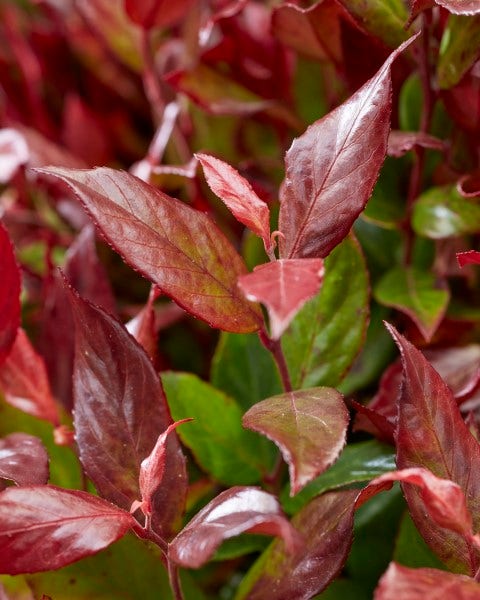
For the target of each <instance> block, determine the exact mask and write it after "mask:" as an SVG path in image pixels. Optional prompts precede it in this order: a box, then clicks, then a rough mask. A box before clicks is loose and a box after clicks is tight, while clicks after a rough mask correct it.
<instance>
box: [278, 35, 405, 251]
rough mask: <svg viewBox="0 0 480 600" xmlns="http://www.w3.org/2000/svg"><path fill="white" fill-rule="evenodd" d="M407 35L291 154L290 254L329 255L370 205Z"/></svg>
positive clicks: (286, 189)
mask: <svg viewBox="0 0 480 600" xmlns="http://www.w3.org/2000/svg"><path fill="white" fill-rule="evenodd" d="M415 39H416V36H414V37H412V38H410V39H409V40H407V41H406V42H405V43H404V44H402V45H401V46H400V47H399V48H397V50H395V52H393V53H392V54H390V56H389V57H388V59H387V61H386V62H385V63H384V65H383V66H382V67H381V69H380V70H379V71H378V72H377V74H376V75H375V76H374V77H373V78H372V79H370V80H369V81H367V83H365V85H363V86H362V87H361V88H360V89H359V90H358V91H357V92H356V93H355V94H354V95H353V96H351V97H350V98H349V99H348V100H347V101H346V102H345V103H343V104H342V105H340V106H339V107H337V108H336V109H334V110H333V111H331V112H330V113H328V114H327V115H326V116H325V117H323V118H322V119H320V120H319V121H316V122H315V123H314V124H313V125H311V126H310V127H309V128H308V129H307V131H306V132H305V133H304V134H303V135H302V136H301V137H299V138H297V139H296V140H294V142H293V144H292V146H291V147H290V150H289V151H288V152H287V155H286V158H285V165H286V175H285V182H284V185H283V186H282V190H281V199H280V200H281V206H280V217H279V229H280V231H281V232H282V233H283V234H284V236H285V239H282V238H281V239H280V250H281V255H282V256H283V257H285V258H301V257H311V258H313V257H325V256H327V255H328V254H329V252H330V251H331V250H332V249H333V248H334V247H335V246H336V245H337V244H338V243H339V242H341V241H342V239H343V238H344V237H345V236H346V235H347V233H348V231H349V230H350V228H351V226H352V224H353V222H354V221H355V219H356V218H357V217H358V215H359V214H360V212H361V211H362V210H363V209H364V207H365V205H366V203H367V200H368V198H369V197H370V194H371V193H372V190H373V186H374V185H375V182H376V180H377V177H378V173H379V170H380V167H381V166H382V163H383V160H384V158H385V153H386V150H387V138H388V132H389V130H390V112H391V87H392V84H391V78H390V68H391V66H392V63H393V61H394V60H395V59H396V58H397V56H398V55H399V54H400V53H401V52H403V50H405V48H406V47H407V46H409V45H410V44H411V43H412V41H413V40H415Z"/></svg>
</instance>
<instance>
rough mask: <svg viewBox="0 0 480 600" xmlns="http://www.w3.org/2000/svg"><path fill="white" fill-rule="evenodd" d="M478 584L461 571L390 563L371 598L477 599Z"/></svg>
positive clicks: (383, 599)
mask: <svg viewBox="0 0 480 600" xmlns="http://www.w3.org/2000/svg"><path fill="white" fill-rule="evenodd" d="M479 597H480V585H479V584H478V583H477V582H476V581H474V580H473V579H470V577H465V576H464V575H455V574H453V573H446V572H445V571H439V570H437V569H409V568H408V567H404V566H402V565H399V564H397V563H394V562H392V563H390V566H389V567H388V569H387V571H386V572H385V573H384V575H383V576H382V578H381V579H380V582H379V584H378V587H377V589H376V590H375V596H374V598H375V600H399V599H400V598H402V599H403V600H425V599H426V598H442V600H477V599H478V598H479Z"/></svg>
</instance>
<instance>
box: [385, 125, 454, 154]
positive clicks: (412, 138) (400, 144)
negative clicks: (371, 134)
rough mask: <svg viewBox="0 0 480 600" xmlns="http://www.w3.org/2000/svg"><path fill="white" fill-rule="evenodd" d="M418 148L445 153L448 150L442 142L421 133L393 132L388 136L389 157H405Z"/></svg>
mask: <svg viewBox="0 0 480 600" xmlns="http://www.w3.org/2000/svg"><path fill="white" fill-rule="evenodd" d="M416 146H420V147H422V148H429V149H431V150H440V151H441V152H443V151H444V150H445V148H446V146H445V143H444V142H442V140H439V139H438V138H436V137H434V136H433V135H429V134H428V133H424V132H421V131H397V130H394V131H391V132H390V135H389V136H388V148H387V154H388V156H394V157H396V158H398V157H400V156H403V155H404V154H406V153H407V152H408V151H409V150H413V149H414V148H415V147H416Z"/></svg>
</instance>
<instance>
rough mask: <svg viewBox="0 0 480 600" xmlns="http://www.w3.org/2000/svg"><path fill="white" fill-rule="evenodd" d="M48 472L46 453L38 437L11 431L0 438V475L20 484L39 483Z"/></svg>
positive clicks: (45, 478) (45, 477)
mask: <svg viewBox="0 0 480 600" xmlns="http://www.w3.org/2000/svg"><path fill="white" fill-rule="evenodd" d="M48 474H49V473H48V454H47V451H46V450H45V446H44V445H43V444H42V442H41V441H40V440H39V439H38V438H36V437H34V436H33V435H27V434H26V433H11V434H10V435H7V436H6V437H4V438H2V439H0V477H2V478H3V479H10V480H11V481H13V482H15V483H16V484H17V485H22V486H23V485H36V484H39V485H41V484H44V483H47V481H48Z"/></svg>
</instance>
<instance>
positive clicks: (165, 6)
mask: <svg viewBox="0 0 480 600" xmlns="http://www.w3.org/2000/svg"><path fill="white" fill-rule="evenodd" d="M124 4H125V11H126V13H127V15H128V16H129V17H130V19H132V21H133V22H134V23H136V24H137V25H140V26H142V27H144V28H145V29H151V28H152V27H166V26H169V25H172V24H174V23H176V22H177V21H179V20H180V19H182V18H184V17H185V14H186V13H187V11H188V9H189V8H190V7H191V5H192V4H193V2H192V0H181V1H180V2H169V1H168V0H147V1H146V2H145V1H142V2H137V1H136V0H124Z"/></svg>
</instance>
